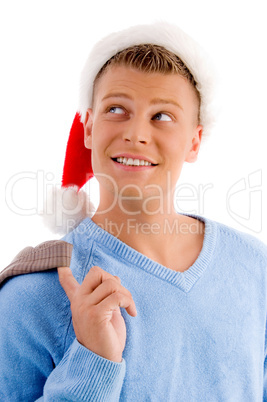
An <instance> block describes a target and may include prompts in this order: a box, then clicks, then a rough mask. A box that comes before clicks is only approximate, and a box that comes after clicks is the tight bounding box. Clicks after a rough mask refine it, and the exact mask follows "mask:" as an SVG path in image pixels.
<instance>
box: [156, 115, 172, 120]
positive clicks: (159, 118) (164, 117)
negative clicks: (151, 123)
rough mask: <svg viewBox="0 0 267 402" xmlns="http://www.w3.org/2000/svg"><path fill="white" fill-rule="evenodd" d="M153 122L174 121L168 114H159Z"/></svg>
mask: <svg viewBox="0 0 267 402" xmlns="http://www.w3.org/2000/svg"><path fill="white" fill-rule="evenodd" d="M152 120H159V121H172V118H171V117H170V116H169V115H168V114H166V113H157V114H155V116H153V118H152Z"/></svg>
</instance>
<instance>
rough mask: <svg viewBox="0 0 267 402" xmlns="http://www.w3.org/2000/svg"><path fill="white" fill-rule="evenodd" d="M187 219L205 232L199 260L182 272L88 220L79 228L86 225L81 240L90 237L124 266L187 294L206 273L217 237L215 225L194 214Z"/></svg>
mask: <svg viewBox="0 0 267 402" xmlns="http://www.w3.org/2000/svg"><path fill="white" fill-rule="evenodd" d="M187 216H190V217H192V218H195V219H198V220H200V221H202V222H204V223H205V233H204V240H203V245H202V249H201V252H200V254H199V256H198V258H197V259H196V261H195V262H194V263H193V265H191V267H189V268H188V269H187V270H186V271H184V272H177V271H174V270H172V269H170V268H167V267H165V266H163V265H161V264H159V263H157V262H155V261H153V260H151V259H150V258H148V257H146V256H145V255H143V254H141V253H140V252H138V251H136V250H135V249H133V248H132V247H130V246H128V245H127V244H125V243H124V242H122V241H121V240H119V239H117V238H116V237H115V236H113V235H112V234H110V233H108V232H107V231H105V230H104V229H102V228H101V227H99V226H98V225H97V224H96V223H94V222H93V221H92V220H91V219H90V218H87V219H85V220H84V221H83V222H82V223H81V225H85V227H84V228H83V230H82V233H83V237H84V235H85V236H86V234H87V236H88V237H89V238H91V239H92V238H93V239H94V240H95V241H96V242H97V243H98V244H99V245H102V246H103V247H105V248H108V249H109V250H110V251H111V252H112V253H114V254H115V255H116V256H117V257H118V258H120V259H124V260H126V261H127V263H130V264H133V265H134V266H135V267H136V268H139V269H142V270H143V271H146V272H147V273H150V274H152V275H154V276H157V277H158V278H160V279H162V280H164V281H167V282H169V283H170V284H171V285H173V286H176V287H178V288H179V289H180V290H182V291H183V292H186V293H187V292H189V291H190V290H191V289H192V287H193V286H194V285H195V283H196V282H197V281H198V279H199V278H200V277H201V276H202V274H203V272H204V271H205V270H206V267H207V266H208V264H209V262H210V260H211V258H212V255H213V251H214V248H215V245H216V238H217V225H216V223H215V222H213V221H211V220H209V219H207V218H204V217H200V216H197V215H187ZM83 241H86V239H84V238H83Z"/></svg>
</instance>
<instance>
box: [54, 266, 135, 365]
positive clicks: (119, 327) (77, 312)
mask: <svg viewBox="0 0 267 402" xmlns="http://www.w3.org/2000/svg"><path fill="white" fill-rule="evenodd" d="M58 275H59V280H60V283H61V286H62V287H63V289H64V290H65V292H66V294H67V296H68V298H69V300H70V303H71V312H72V321H73V327H74V331H75V334H76V337H77V340H78V341H79V342H80V343H81V344H82V345H83V346H85V347H86V348H87V349H90V350H91V351H92V352H94V353H96V354H98V355H100V356H102V357H104V358H106V359H109V360H112V361H114V362H121V360H122V352H123V350H124V347H125V342H126V326H125V322H124V319H123V317H122V315H121V312H120V307H123V308H125V309H126V311H127V313H128V314H129V315H131V316H132V317H135V316H136V315H137V312H136V307H135V303H134V301H133V298H132V295H131V293H130V292H129V291H128V290H127V289H126V288H125V287H123V286H122V285H121V282H120V279H119V278H118V277H117V276H113V275H111V274H109V273H108V272H106V271H104V270H103V269H101V268H99V267H97V266H94V267H92V268H91V269H90V271H89V272H88V274H87V275H86V277H85V278H84V281H83V283H82V284H81V285H80V284H79V283H78V282H77V281H76V279H75V278H74V276H73V275H72V272H71V270H70V268H68V267H60V268H58Z"/></svg>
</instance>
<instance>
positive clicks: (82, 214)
mask: <svg viewBox="0 0 267 402" xmlns="http://www.w3.org/2000/svg"><path fill="white" fill-rule="evenodd" d="M94 212H95V207H94V205H93V204H92V203H91V201H90V199H89V195H88V194H87V193H86V192H85V191H83V190H80V191H78V187H77V186H72V187H66V188H64V187H60V188H59V187H52V188H51V189H50V194H48V197H47V199H46V204H45V211H44V214H43V220H44V224H45V226H47V227H48V229H50V230H51V231H52V232H53V233H58V234H66V233H69V232H70V231H72V230H73V229H75V228H76V227H77V226H78V225H79V223H80V222H81V221H82V220H83V219H85V218H87V217H92V215H93V214H94Z"/></svg>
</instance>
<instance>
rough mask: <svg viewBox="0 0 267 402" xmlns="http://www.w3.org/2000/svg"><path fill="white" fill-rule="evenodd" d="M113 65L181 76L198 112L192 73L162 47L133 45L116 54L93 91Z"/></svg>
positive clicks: (98, 75) (176, 57) (109, 61)
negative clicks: (191, 90)
mask: <svg viewBox="0 0 267 402" xmlns="http://www.w3.org/2000/svg"><path fill="white" fill-rule="evenodd" d="M115 65H122V66H126V67H131V68H134V69H137V70H139V71H143V72H146V73H161V74H179V75H181V76H182V77H184V78H186V79H187V81H188V82H189V83H190V84H191V85H192V87H193V89H194V91H195V94H196V96H197V100H198V104H199V108H198V110H199V109H200V102H201V97H200V93H199V91H198V90H197V88H196V85H197V84H196V81H195V79H194V77H193V75H192V73H191V72H190V70H189V69H188V68H187V66H186V65H185V64H184V62H183V61H182V60H181V59H180V58H179V57H178V56H176V54H174V53H172V52H170V51H169V50H167V49H165V48H164V47H163V46H158V45H153V44H143V45H135V46H131V47H128V48H127V49H124V50H122V51H120V52H118V53H117V54H115V55H114V56H112V57H111V58H110V59H109V60H108V61H107V62H106V63H105V64H104V65H103V66H102V67H101V69H100V70H99V72H98V74H97V75H96V77H95V80H94V89H95V85H96V83H97V81H98V80H99V79H100V78H101V77H102V76H103V75H104V73H105V72H106V71H107V70H108V69H109V68H110V67H112V66H115ZM94 89H93V94H94ZM198 121H199V111H198Z"/></svg>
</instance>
